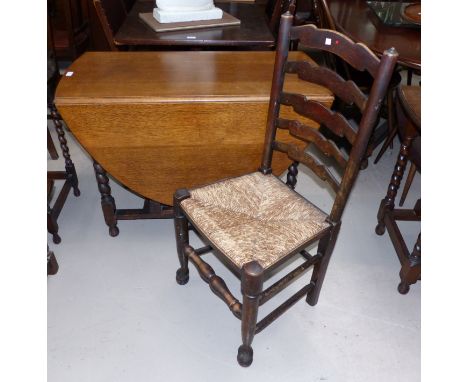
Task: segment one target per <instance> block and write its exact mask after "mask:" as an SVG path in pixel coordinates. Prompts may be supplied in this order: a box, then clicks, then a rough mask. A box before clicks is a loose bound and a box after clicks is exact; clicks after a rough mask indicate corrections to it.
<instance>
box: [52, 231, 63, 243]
mask: <svg viewBox="0 0 468 382" xmlns="http://www.w3.org/2000/svg"><path fill="white" fill-rule="evenodd" d="M52 241H53V242H54V243H55V244H60V242H61V241H62V239H61V238H60V236H59V235H58V234H57V233H53V234H52Z"/></svg>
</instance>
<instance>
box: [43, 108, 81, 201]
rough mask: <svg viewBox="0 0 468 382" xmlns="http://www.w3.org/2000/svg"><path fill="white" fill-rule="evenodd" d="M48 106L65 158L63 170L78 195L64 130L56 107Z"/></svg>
mask: <svg viewBox="0 0 468 382" xmlns="http://www.w3.org/2000/svg"><path fill="white" fill-rule="evenodd" d="M49 108H50V115H51V117H52V121H53V122H54V126H55V130H56V131H57V134H58V139H59V142H60V148H61V149H62V154H63V157H64V159H65V172H66V173H67V180H68V181H69V182H70V185H71V186H72V188H73V194H74V195H75V196H80V190H79V188H78V175H77V174H76V169H75V165H74V164H73V161H72V160H71V156H70V150H69V148H68V143H67V139H66V138H65V132H64V131H63V125H62V122H61V120H60V115H59V114H58V111H57V108H56V107H55V105H54V104H51V105H49Z"/></svg>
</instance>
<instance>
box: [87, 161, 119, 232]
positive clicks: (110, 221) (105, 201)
mask: <svg viewBox="0 0 468 382" xmlns="http://www.w3.org/2000/svg"><path fill="white" fill-rule="evenodd" d="M93 166H94V172H95V174H96V181H97V185H98V189H99V192H100V193H101V207H102V212H103V214H104V221H105V222H106V224H107V226H108V227H109V235H111V236H112V237H115V236H117V235H118V234H119V228H118V227H117V216H116V212H115V210H116V207H115V200H114V197H113V196H112V195H111V188H110V186H109V178H108V177H107V174H106V171H105V170H104V169H103V168H102V166H101V165H100V164H99V163H97V162H96V161H94V163H93Z"/></svg>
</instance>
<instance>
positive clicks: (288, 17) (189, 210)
mask: <svg viewBox="0 0 468 382" xmlns="http://www.w3.org/2000/svg"><path fill="white" fill-rule="evenodd" d="M292 23H293V16H292V14H291V12H289V11H288V12H287V13H285V14H284V15H282V17H281V24H280V31H279V38H278V46H277V50H276V60H275V65H274V73H273V82H272V87H271V95H270V103H269V109H268V118H267V126H266V134H265V143H264V152H263V157H262V161H261V166H260V168H259V171H258V172H255V173H251V174H247V175H244V176H240V177H236V178H231V179H227V180H222V181H219V182H217V183H214V184H211V185H207V186H204V187H200V188H196V189H192V190H186V189H179V190H177V191H176V193H175V194H174V212H175V220H174V221H175V233H176V241H177V252H178V257H179V261H180V268H179V269H178V270H177V273H176V281H177V283H178V284H180V285H183V284H186V283H187V282H188V280H189V268H188V262H189V261H190V262H192V263H193V264H194V265H195V267H196V268H197V270H198V272H199V274H200V276H201V278H202V279H203V280H204V281H205V282H207V283H208V284H209V286H210V289H211V290H212V291H213V292H214V293H215V294H216V295H217V296H218V297H220V298H221V299H222V300H223V301H224V302H225V303H226V304H227V306H228V307H229V309H230V310H231V312H232V313H233V314H234V316H235V317H237V318H238V319H240V320H241V337H242V345H241V346H240V347H239V349H238V355H237V360H238V362H239V364H240V365H241V366H249V365H250V364H251V363H252V359H253V350H252V347H251V344H252V341H253V338H254V335H255V334H257V333H259V332H261V331H262V330H263V329H265V328H266V327H267V326H268V325H269V324H270V323H272V322H273V321H274V320H275V319H276V318H278V317H279V316H280V315H281V314H282V313H284V312H285V311H286V310H287V309H288V308H289V307H290V306H292V305H293V304H294V303H296V302H297V301H299V299H301V298H302V297H303V296H305V295H307V298H306V301H307V303H309V304H310V305H315V304H316V303H317V301H318V298H319V294H320V290H321V287H322V283H323V281H324V277H325V273H326V269H327V266H328V262H329V260H330V256H331V254H332V251H333V247H334V245H335V241H336V238H337V235H338V232H339V229H340V225H341V216H342V213H343V209H344V207H345V205H346V201H347V199H348V196H349V193H350V191H351V188H352V186H353V184H354V182H355V180H356V177H357V175H358V172H359V164H360V161H361V159H362V157H363V156H364V154H365V153H366V148H367V144H368V141H369V138H370V136H371V134H372V129H373V127H374V125H375V121H376V119H377V116H378V113H379V109H380V107H381V104H382V100H383V99H384V98H385V94H386V90H387V86H388V83H389V81H390V78H391V76H392V72H393V68H394V66H395V62H396V59H397V53H396V51H395V50H394V49H389V50H388V51H386V52H385V53H384V54H383V56H382V59H381V60H379V58H377V56H375V55H374V54H373V53H372V52H371V51H370V50H369V49H367V48H366V47H365V46H364V45H362V44H355V43H354V42H352V41H351V40H350V39H348V38H347V37H346V36H344V35H342V34H341V33H338V32H335V31H331V30H324V29H318V28H317V27H316V26H314V25H306V26H298V27H292ZM291 39H298V40H299V41H300V42H301V44H303V45H305V46H307V47H310V48H313V49H321V50H325V51H328V52H331V53H333V54H336V55H338V56H340V57H341V58H342V59H344V60H346V61H347V62H349V64H350V65H352V66H354V67H356V68H357V69H359V70H367V71H369V73H370V74H371V75H372V76H373V77H374V78H375V81H374V85H373V87H372V90H371V93H370V95H369V97H367V96H366V95H364V94H363V93H362V92H361V91H360V90H359V88H358V87H357V86H356V85H355V84H354V83H353V82H351V81H344V80H343V79H342V78H341V77H340V76H339V75H338V74H336V73H335V72H333V71H332V70H330V69H328V68H324V67H320V66H315V65H312V64H310V63H308V62H304V61H288V47H289V43H290V41H291ZM286 73H292V74H296V75H297V76H298V77H299V78H300V79H302V80H304V81H308V82H312V83H316V84H319V85H322V86H325V87H327V88H329V89H330V90H331V91H332V92H333V93H334V94H335V95H336V96H337V97H341V98H343V99H344V100H345V101H346V102H349V103H355V104H356V105H357V106H358V107H359V109H360V110H361V111H362V118H361V123H360V125H359V127H358V128H353V127H352V126H351V125H350V124H349V123H348V121H347V120H346V119H344V117H343V116H342V115H341V114H339V113H337V112H333V111H331V110H330V109H328V108H327V107H325V106H323V105H322V104H321V103H319V102H316V101H313V100H308V99H306V98H305V97H304V96H302V95H300V94H292V93H287V92H285V91H284V90H283V83H284V78H285V74H286ZM289 106H290V107H292V108H293V109H294V111H295V112H296V113H297V114H300V115H302V116H303V117H306V118H308V119H311V120H314V121H315V122H318V123H319V124H322V125H325V126H327V127H328V128H329V129H330V130H332V131H333V132H334V133H335V134H337V135H339V136H344V137H346V138H347V139H348V140H349V141H350V143H352V145H353V148H352V151H351V153H350V155H349V157H345V155H344V154H343V153H342V152H341V151H340V150H339V149H338V148H337V147H336V145H335V144H334V143H333V142H332V141H329V140H327V139H326V138H324V137H323V135H322V134H321V133H320V132H319V131H318V129H316V128H312V127H309V126H308V125H306V124H304V123H302V122H299V121H297V120H288V119H283V118H280V117H279V115H280V113H279V112H280V108H282V107H289ZM277 129H286V130H289V133H290V134H291V135H292V136H294V137H296V138H298V139H299V140H301V141H306V142H309V143H312V144H314V145H315V146H316V147H317V148H318V149H319V150H320V151H322V152H323V153H324V154H325V155H326V156H329V157H330V158H334V159H336V161H337V163H338V164H339V166H341V168H342V169H343V171H344V172H343V177H342V179H341V181H338V180H337V179H336V178H335V177H334V175H332V173H331V172H330V171H329V170H328V168H326V167H325V166H323V165H322V164H320V163H319V162H317V161H316V160H315V159H314V158H313V157H312V156H311V155H309V154H308V153H306V152H305V149H303V148H302V147H303V146H300V147H299V146H296V145H294V144H290V143H285V142H280V141H279V140H277V139H276V130H277ZM274 151H278V152H281V153H284V154H286V155H288V157H289V158H290V159H291V160H292V161H293V162H292V165H291V166H290V167H289V172H288V175H287V182H286V184H285V183H283V182H282V181H281V180H280V179H278V178H277V177H275V176H274V175H273V174H272V168H271V163H272V157H273V152H274ZM284 154H280V155H284ZM299 162H300V163H302V164H303V165H305V166H307V167H309V168H310V169H311V170H312V171H313V172H314V173H315V174H316V175H318V177H319V178H321V179H322V180H324V181H325V182H327V183H328V184H329V185H330V186H331V188H332V189H333V191H334V192H335V193H336V197H335V199H334V203H333V207H332V209H331V213H330V214H326V213H324V212H323V211H321V210H320V209H319V208H318V207H316V206H315V205H314V204H312V203H311V202H309V201H308V200H306V199H305V198H303V197H302V196H300V195H299V194H298V193H297V192H296V191H294V187H295V184H296V175H297V174H298V164H299ZM189 229H190V230H193V231H195V232H196V233H197V234H198V235H199V237H200V238H201V239H202V240H203V241H204V242H205V244H206V246H205V247H202V248H199V249H194V248H193V247H192V246H191V245H190V244H189ZM315 242H318V247H317V254H315V255H311V254H310V253H309V252H307V251H306V249H307V248H308V247H309V246H311V244H313V243H315ZM210 251H214V252H215V254H217V255H218V256H219V258H220V260H222V262H223V263H225V264H226V265H227V266H228V268H230V269H231V270H232V271H233V272H234V274H236V275H237V276H238V277H239V278H240V279H241V293H242V303H241V302H240V301H238V300H237V299H236V298H235V297H234V295H233V294H232V293H231V292H230V291H229V289H228V287H227V286H226V283H225V282H224V281H223V280H222V279H221V278H220V277H219V276H217V275H216V274H215V272H214V271H213V269H212V268H211V266H210V265H208V264H207V263H206V262H205V261H204V260H202V257H201V256H202V255H203V254H204V253H207V252H210ZM301 255H302V257H303V258H304V259H305V262H304V263H303V264H302V265H300V266H299V267H297V268H296V269H294V270H292V271H291V272H290V273H289V274H287V275H286V276H285V277H283V278H282V279H280V280H279V281H277V282H275V283H274V284H273V285H271V286H269V287H268V288H266V289H263V282H264V281H266V280H267V279H268V278H269V277H270V276H271V275H272V273H273V272H274V271H275V270H277V269H278V267H279V266H280V265H281V264H284V263H285V262H286V261H287V260H288V259H290V258H292V257H293V256H299V257H300V256H301ZM312 266H313V267H314V269H313V273H312V278H311V281H310V283H309V284H307V285H305V286H304V287H303V288H302V289H300V290H299V291H298V292H297V293H295V294H294V295H293V296H292V297H290V298H289V299H288V300H286V301H285V302H284V303H283V304H282V305H280V306H279V307H278V308H276V309H275V310H273V311H272V312H271V313H270V314H268V315H267V316H266V317H265V318H263V319H262V320H260V321H258V322H257V312H258V308H259V306H261V305H263V304H265V303H266V302H267V301H268V300H270V299H271V298H272V297H274V296H275V295H276V294H277V293H278V292H280V291H282V290H283V289H284V288H285V287H287V286H288V285H289V284H290V283H291V282H292V281H294V280H295V279H296V278H297V277H299V276H300V275H301V274H303V273H304V272H305V271H306V270H307V269H309V268H310V267H312Z"/></svg>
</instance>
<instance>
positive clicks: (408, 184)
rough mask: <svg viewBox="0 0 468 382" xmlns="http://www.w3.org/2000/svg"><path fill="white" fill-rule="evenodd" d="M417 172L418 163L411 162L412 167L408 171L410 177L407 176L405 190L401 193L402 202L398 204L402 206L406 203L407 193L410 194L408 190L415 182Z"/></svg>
mask: <svg viewBox="0 0 468 382" xmlns="http://www.w3.org/2000/svg"><path fill="white" fill-rule="evenodd" d="M415 174H416V165H415V164H414V163H411V167H410V169H409V172H408V177H407V178H406V182H405V186H404V187H403V191H402V193H401V198H400V203H398V205H399V206H400V207H401V206H403V204H404V203H405V200H406V195H408V191H409V189H410V187H411V184H412V183H413V179H414V175H415Z"/></svg>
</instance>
